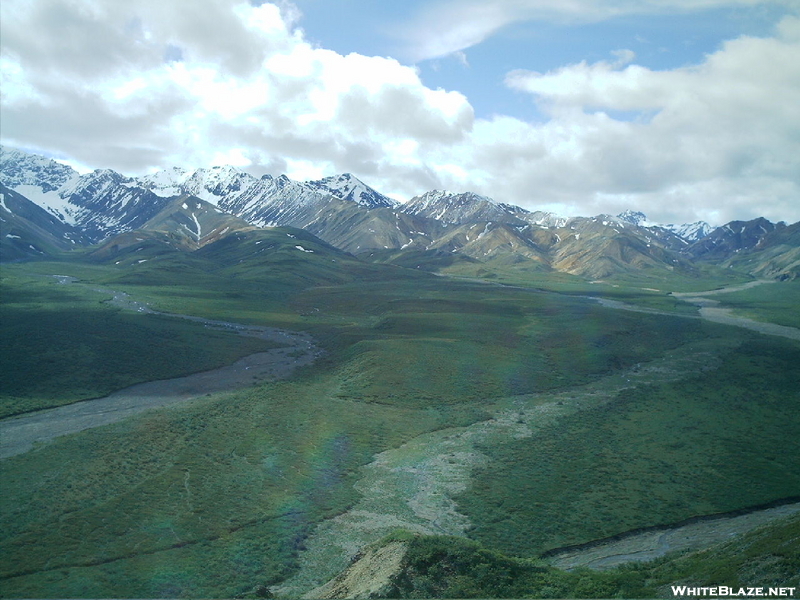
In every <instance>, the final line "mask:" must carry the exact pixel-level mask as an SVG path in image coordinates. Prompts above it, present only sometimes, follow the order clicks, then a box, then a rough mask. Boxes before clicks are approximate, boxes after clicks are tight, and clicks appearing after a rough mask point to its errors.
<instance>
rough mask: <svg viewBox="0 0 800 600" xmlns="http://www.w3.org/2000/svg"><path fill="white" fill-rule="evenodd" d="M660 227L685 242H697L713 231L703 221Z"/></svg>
mask: <svg viewBox="0 0 800 600" xmlns="http://www.w3.org/2000/svg"><path fill="white" fill-rule="evenodd" d="M661 227H663V228H664V229H667V230H669V231H672V232H673V233H674V234H675V235H677V236H679V237H682V238H683V239H684V240H686V241H687V242H696V241H697V240H699V239H702V238H704V237H706V236H707V235H708V234H709V233H711V232H712V231H713V229H714V228H713V227H711V225H709V224H708V223H706V222H705V221H696V222H694V223H684V224H683V225H673V224H669V225H661Z"/></svg>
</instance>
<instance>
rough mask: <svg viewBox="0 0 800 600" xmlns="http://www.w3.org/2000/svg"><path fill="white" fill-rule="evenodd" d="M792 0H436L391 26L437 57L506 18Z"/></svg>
mask: <svg viewBox="0 0 800 600" xmlns="http://www.w3.org/2000/svg"><path fill="white" fill-rule="evenodd" d="M792 1H793V0H604V1H603V2H597V0H493V1H492V2H486V1H484V0H440V1H438V2H434V3H431V4H428V5H425V8H424V9H422V10H421V11H420V12H419V13H418V14H417V15H416V17H415V18H414V19H412V20H411V21H410V22H409V23H406V24H404V25H403V26H402V27H401V28H399V30H398V31H397V35H398V37H400V38H401V39H402V40H404V42H405V51H404V55H405V56H407V57H408V58H409V59H410V60H412V61H413V62H419V61H422V60H428V59H432V58H440V57H443V56H448V55H450V54H453V53H455V52H459V51H463V50H466V49H467V48H470V47H472V46H475V45H477V44H480V43H481V42H483V41H484V40H486V39H487V38H489V37H491V36H492V35H494V34H495V33H497V32H498V31H499V30H501V29H502V28H503V27H506V26H507V25H511V24H512V23H517V22H525V21H541V22H548V23H560V24H578V23H591V22H599V21H604V20H607V19H610V18H613V17H621V16H626V15H660V14H670V13H673V14H674V13H675V12H686V13H690V12H699V11H703V10H709V9H713V8H718V7H724V6H734V7H735V6H754V5H758V4H781V5H786V6H791V3H792Z"/></svg>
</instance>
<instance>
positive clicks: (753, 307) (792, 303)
mask: <svg viewBox="0 0 800 600" xmlns="http://www.w3.org/2000/svg"><path fill="white" fill-rule="evenodd" d="M759 288H760V289H759ZM712 298H713V299H714V300H717V301H718V302H720V306H722V307H723V308H732V309H734V313H735V314H737V315H742V316H744V317H748V318H750V319H754V320H756V321H768V322H771V323H777V324H778V325H785V326H787V327H800V280H795V281H781V282H778V283H770V284H765V285H763V286H759V287H755V288H750V289H748V290H742V291H741V292H731V293H727V294H718V295H715V296H712Z"/></svg>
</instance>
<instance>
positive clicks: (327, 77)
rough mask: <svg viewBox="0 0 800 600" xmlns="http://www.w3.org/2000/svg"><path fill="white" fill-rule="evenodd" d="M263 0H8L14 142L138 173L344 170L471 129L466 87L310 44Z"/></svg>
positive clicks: (10, 137)
mask: <svg viewBox="0 0 800 600" xmlns="http://www.w3.org/2000/svg"><path fill="white" fill-rule="evenodd" d="M254 4H255V3H249V2H240V3H234V4H231V3H230V2H228V0H198V1H197V2H193V3H192V4H191V7H189V5H186V4H183V3H175V2H163V1H160V0H159V1H156V0H137V1H135V2H125V3H118V2H114V3H110V2H105V1H101V0H94V1H92V0H81V1H76V0H36V1H33V2H31V1H29V0H6V1H5V2H3V3H2V11H3V13H2V19H0V26H2V31H1V32H0V33H1V34H2V39H3V47H2V58H1V60H2V66H3V72H4V76H3V84H4V85H3V89H2V107H3V121H4V123H3V124H4V126H3V132H2V134H3V137H4V139H5V140H6V142H7V143H11V144H13V143H15V141H16V142H17V143H19V144H20V145H22V144H23V143H24V145H26V146H27V147H38V148H41V149H42V150H46V151H55V150H57V151H59V152H61V153H64V154H68V155H70V156H74V157H75V159H76V160H79V161H81V162H84V163H91V162H94V161H95V160H97V159H98V158H99V157H100V156H102V157H103V160H102V163H103V166H109V167H113V168H118V169H125V170H127V171H128V172H131V171H133V172H136V171H142V170H146V169H149V168H154V167H158V166H166V165H165V164H164V162H165V161H171V162H174V163H177V164H182V165H186V166H188V165H194V166H198V165H199V166H202V165H205V164H209V163H211V162H215V161H218V159H219V157H220V156H226V155H231V156H236V157H237V162H238V163H239V164H243V161H244V160H245V159H247V160H249V158H248V157H257V158H259V160H262V161H264V162H265V163H267V164H284V165H290V164H300V163H301V162H302V161H305V160H309V159H310V160H316V161H317V162H319V163H320V164H321V166H319V168H320V169H324V170H329V169H331V168H336V169H341V170H348V167H350V166H352V165H361V166H363V165H369V164H371V163H373V162H375V161H376V160H379V159H378V158H376V156H375V154H376V153H377V152H378V149H379V148H380V147H381V146H382V145H383V144H384V143H385V144H389V143H390V142H394V141H396V140H398V139H399V140H403V139H408V140H419V142H420V143H421V144H424V145H427V146H430V145H436V144H442V143H445V144H446V143H451V142H453V141H455V140H458V139H460V138H462V137H463V136H464V135H466V134H467V133H468V132H469V130H470V129H471V127H472V121H473V119H474V115H473V111H472V107H471V106H470V105H469V102H468V101H467V100H466V98H465V97H464V96H463V95H461V94H459V93H457V92H447V91H444V90H432V89H429V88H427V87H425V86H424V85H423V84H422V82H421V80H420V78H419V75H418V73H417V71H416V69H414V68H413V67H408V66H404V65H402V64H400V63H399V62H398V61H396V60H394V59H391V58H382V57H368V56H362V55H358V54H350V55H347V56H343V55H340V54H337V53H335V52H332V51H329V50H325V49H323V48H317V47H314V46H312V45H311V44H309V43H308V42H307V41H306V40H305V39H304V37H303V32H302V30H300V29H297V28H296V27H294V24H295V23H296V21H297V19H298V18H299V11H297V9H296V8H295V7H294V6H293V5H292V4H291V3H289V2H285V1H284V2H281V3H280V4H279V5H278V4H273V3H260V4H259V5H258V6H255V5H254ZM32 31H35V32H36V35H31V33H30V32H32ZM221 132H224V137H223V138H219V137H217V136H219V135H220V133H221ZM220 141H224V143H225V144H228V145H229V147H227V148H220V147H219V142H220ZM126 145H127V146H130V148H131V149H126V150H122V149H123V148H125V147H126ZM248 148H250V150H247V149H248ZM256 148H260V149H259V151H255V150H256ZM263 148H268V149H270V151H271V152H272V154H271V155H269V156H267V155H266V154H265V152H264V151H263ZM231 152H234V154H230V153H231ZM137 156H138V159H137ZM304 168H305V167H304ZM306 170H307V169H306Z"/></svg>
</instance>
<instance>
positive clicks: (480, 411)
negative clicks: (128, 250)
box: [0, 232, 800, 598]
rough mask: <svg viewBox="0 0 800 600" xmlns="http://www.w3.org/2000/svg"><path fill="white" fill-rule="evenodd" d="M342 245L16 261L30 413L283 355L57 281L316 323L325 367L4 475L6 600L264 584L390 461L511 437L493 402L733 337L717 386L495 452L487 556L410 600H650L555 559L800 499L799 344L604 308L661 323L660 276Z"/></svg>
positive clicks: (428, 560) (619, 400)
mask: <svg viewBox="0 0 800 600" xmlns="http://www.w3.org/2000/svg"><path fill="white" fill-rule="evenodd" d="M281 235H282V236H283V237H287V235H286V232H282V233H281ZM256 241H258V240H254V241H253V246H254V247H255V245H256V244H255V242H256ZM290 243H296V242H294V241H292V242H290ZM289 249H290V250H291V248H289ZM317 249H318V250H319V252H318V253H317V252H315V253H313V254H312V253H308V254H306V253H300V252H299V251H297V250H295V253H296V254H297V256H298V257H305V258H306V259H307V260H308V261H312V258H313V261H314V262H303V261H300V262H297V263H292V264H291V265H288V266H287V264H285V263H280V264H278V263H275V264H272V263H270V262H269V261H264V262H259V263H257V264H254V263H252V262H249V261H251V260H254V259H251V258H247V257H244V256H243V257H242V260H243V262H242V263H241V264H238V265H237V266H234V267H228V268H224V269H215V268H206V267H203V265H202V263H199V262H195V260H196V257H194V258H191V259H190V258H185V257H180V256H177V255H174V256H173V255H170V257H165V258H164V259H163V260H164V261H169V262H165V263H164V264H163V265H161V266H149V265H150V263H144V264H142V265H137V266H133V265H120V266H116V265H111V264H107V265H98V264H93V263H88V262H84V263H79V262H74V261H71V262H59V263H31V264H25V265H9V266H8V267H4V270H3V292H4V293H3V305H2V306H3V310H4V311H5V312H4V314H3V327H4V328H5V329H4V332H3V335H4V336H7V337H6V339H13V340H15V343H14V344H6V345H4V348H3V352H4V356H3V358H4V363H5V364H14V365H15V367H14V368H13V369H4V373H3V377H4V378H5V379H4V380H3V384H4V385H3V388H2V389H3V391H4V394H5V396H4V397H3V402H2V410H3V411H5V412H4V414H5V415H9V414H14V413H17V412H21V411H25V410H31V409H34V408H42V407H44V406H52V405H57V404H63V403H68V402H73V401H75V400H79V399H85V398H91V397H94V396H97V395H102V394H105V393H107V392H108V391H110V390H112V389H115V388H117V387H122V386H125V385H129V384H130V383H133V382H135V381H142V380H147V379H156V378H162V377H173V376H176V375H178V374H181V373H183V372H187V371H194V370H200V369H207V368H211V367H213V366H217V365H218V364H222V363H225V362H230V361H231V360H233V359H235V358H237V357H238V356H241V355H243V354H248V353H251V352H254V351H257V350H258V349H260V348H262V347H263V342H258V341H256V340H251V339H248V338H243V337H236V336H230V335H226V334H221V333H220V334H216V333H213V332H210V331H209V330H206V329H204V328H202V327H201V326H199V325H197V324H193V323H190V322H185V321H178V320H175V319H169V318H166V317H159V316H154V315H139V314H134V313H126V312H122V311H120V310H118V309H115V308H113V307H111V306H108V305H107V304H104V303H103V300H104V299H105V298H106V296H105V295H104V294H102V293H96V292H93V291H91V289H92V288H91V286H75V287H72V286H69V285H59V284H57V283H56V282H55V280H54V279H53V278H51V277H46V276H49V275H53V274H64V275H73V276H75V277H78V278H80V279H81V280H82V281H84V282H88V283H91V284H93V285H98V286H102V287H104V288H110V289H114V290H122V291H125V292H127V293H129V294H131V295H132V296H133V297H134V298H136V299H137V300H141V301H146V302H148V303H150V304H152V306H153V307H154V308H157V309H159V310H164V311H168V312H173V313H182V314H193V315H197V316H202V317H208V318H216V319H223V320H227V321H234V322H241V323H249V324H261V325H272V326H277V327H285V328H289V329H297V330H304V331H308V332H310V333H311V334H312V335H314V336H315V338H316V339H317V341H318V344H319V345H320V346H321V347H322V348H323V349H324V350H325V355H324V356H323V357H322V358H320V359H319V360H318V361H317V362H316V363H315V364H314V365H313V366H311V367H307V368H305V369H303V370H301V371H300V372H298V373H297V375H296V376H294V377H293V378H292V379H291V380H288V381H283V382H276V383H269V384H263V383H262V384H259V385H255V386H254V387H252V388H249V389H247V390H242V391H239V392H235V393H228V394H217V395H213V396H209V397H204V398H201V399H198V400H194V401H191V402H188V403H186V404H183V405H180V406H177V407H172V408H168V409H161V410H157V411H152V412H149V413H145V414H142V415H140V416H138V417H135V418H131V419H128V420H125V421H123V422H120V423H117V424H115V425H110V426H106V427H101V428H97V429H92V430H87V431H84V432H82V433H79V434H75V435H70V436H65V437H62V438H59V439H56V440H54V441H53V442H51V443H49V444H47V445H43V446H42V447H39V448H36V449H35V450H33V451H31V452H28V453H26V454H22V455H18V456H15V457H12V458H10V459H8V460H5V461H2V463H0V477H2V481H3V492H4V493H3V495H2V498H0V523H2V528H3V532H4V533H3V538H2V540H0V556H2V557H3V558H2V559H0V594H2V596H4V597H142V598H147V597H233V596H237V595H246V594H248V593H251V592H252V590H253V589H262V590H264V589H266V587H268V586H273V585H277V584H279V583H280V582H282V581H284V580H286V579H287V578H288V577H290V576H291V575H292V574H293V573H295V572H296V570H297V569H298V566H299V564H300V563H299V557H300V554H301V553H302V550H303V548H304V547H305V546H304V545H305V541H306V540H307V539H308V536H309V535H310V534H311V533H312V531H313V530H314V527H315V526H316V525H317V524H318V523H320V522H322V521H323V520H325V519H329V518H331V517H334V516H335V515H337V514H341V513H342V512H344V511H346V510H347V509H348V508H349V507H350V506H352V505H353V504H354V503H355V502H356V501H357V499H358V492H357V491H356V488H355V487H354V484H355V483H356V482H357V481H358V480H359V478H360V477H361V473H360V468H361V467H362V466H364V465H366V464H368V463H369V462H370V461H371V460H372V459H373V457H374V456H375V454H376V453H379V452H382V451H384V450H387V449H391V448H397V447H399V446H401V445H402V444H403V443H404V442H407V441H409V440H411V439H413V438H415V437H417V436H419V435H421V434H424V433H426V432H432V431H437V430H442V429H446V428H452V427H464V426H467V425H470V424H471V423H475V422H477V421H483V420H486V419H488V418H489V417H490V416H491V415H490V414H489V412H488V410H489V408H490V407H491V405H492V404H493V403H496V402H500V401H504V402H507V403H513V401H514V398H515V397H517V396H519V395H521V394H536V393H540V392H566V391H568V390H570V389H572V388H574V387H575V386H580V385H583V384H589V383H591V382H593V381H597V380H598V379H600V378H603V377H608V376H609V375H613V374H619V373H622V372H626V371H627V370H630V369H635V368H636V365H638V364H642V363H647V361H650V360H654V359H657V358H659V357H663V356H665V355H667V354H670V353H671V354H676V355H680V353H681V352H683V349H684V348H685V347H686V346H687V344H691V343H695V342H704V343H708V345H709V353H710V354H711V355H713V356H711V360H710V364H713V365H715V368H712V369H711V370H709V371H708V372H707V373H704V374H703V375H702V376H701V377H700V376H690V377H687V378H684V379H682V380H679V381H675V382H672V383H663V384H657V385H652V386H649V387H644V386H639V387H636V386H632V387H631V388H630V389H629V390H625V391H623V392H621V393H620V394H619V395H618V396H617V397H615V398H613V399H612V400H611V401H610V402H608V403H607V404H606V405H605V406H604V407H598V408H596V409H587V410H582V411H580V412H577V413H570V412H568V413H565V415H564V416H563V418H559V419H558V420H557V421H556V422H555V423H553V424H552V425H550V426H548V427H547V428H545V429H543V430H541V431H539V432H538V433H536V435H534V436H532V437H529V438H525V439H518V440H514V441H510V442H507V443H503V444H501V445H494V446H487V447H486V448H483V449H482V451H483V452H484V453H485V454H486V456H487V457H488V458H489V459H490V463H489V466H488V467H487V468H486V469H485V470H481V471H479V472H476V473H475V479H474V481H473V485H471V487H469V488H468V489H467V490H466V491H465V492H464V493H463V494H462V495H461V496H460V497H459V498H458V501H459V507H460V510H461V511H463V512H465V513H466V514H468V515H469V517H470V519H471V520H472V523H473V525H474V528H473V529H472V530H471V531H470V532H469V535H470V537H472V538H474V540H476V542H469V541H465V540H453V539H450V538H441V539H439V538H436V539H428V538H420V539H419V541H418V542H415V544H417V543H418V545H415V546H413V547H412V550H413V552H412V553H411V554H410V556H411V557H412V558H413V560H414V561H415V562H414V564H416V565H417V566H418V571H415V572H414V573H416V575H414V576H413V577H412V578H411V579H409V580H407V581H405V583H404V582H402V581H398V582H397V586H398V587H397V593H398V594H401V595H406V596H408V597H421V596H424V595H427V596H430V595H431V594H436V595H443V596H447V595H450V596H453V595H456V596H461V597H475V596H481V595H483V596H484V597H485V596H486V595H487V594H488V595H491V596H495V595H507V594H508V595H517V594H523V595H534V596H535V595H537V594H538V595H540V596H549V597H557V596H573V597H596V596H608V595H615V594H620V595H623V596H635V597H645V596H646V595H648V594H652V593H655V592H653V590H655V589H656V588H655V587H653V585H654V584H653V583H652V582H650V580H649V579H647V580H645V579H642V577H643V576H641V575H639V574H637V571H636V569H635V568H631V569H630V570H620V571H618V572H616V574H609V575H596V574H580V573H578V574H564V573H560V572H556V571H554V570H552V569H549V568H546V567H544V566H543V565H542V564H541V563H539V562H535V561H534V559H535V557H536V556H538V554H539V553H540V552H542V551H544V550H547V549H548V548H551V547H555V546H560V545H564V544H570V543H577V542H581V541H587V540H591V539H594V538H596V537H602V536H605V535H610V534H614V533H619V532H620V531H624V530H627V529H631V528H635V527H642V526H647V525H652V524H657V523H665V522H669V521H670V520H679V519H682V518H686V517H687V516H693V515H696V514H704V513H707V512H718V511H720V510H729V509H731V508H738V507H743V506H748V505H752V504H757V503H762V502H766V501H769V500H772V499H775V498H778V497H782V496H790V495H797V494H798V493H800V480H798V478H797V476H796V469H794V465H796V464H797V463H798V461H799V459H800V445H798V443H796V442H795V441H794V440H800V425H799V423H800V422H799V421H798V419H797V414H798V410H797V409H798V402H799V401H800V399H798V396H797V391H796V390H797V389H798V384H800V381H798V379H800V373H798V369H797V365H798V364H800V350H799V349H798V345H797V344H793V343H791V342H781V341H775V340H772V339H770V338H765V337H763V336H762V337H759V336H756V335H754V334H746V333H740V332H738V331H734V330H732V328H729V327H723V326H716V325H703V324H702V323H701V322H700V321H699V320H695V319H685V318H681V317H679V316H676V317H667V316H662V315H655V314H643V313H632V312H626V311H619V310H609V309H605V308H603V307H602V306H600V305H598V304H596V303H594V302H591V301H587V300H586V299H585V298H581V297H579V296H583V295H586V291H587V289H589V288H591V289H595V288H596V289H598V290H602V291H603V292H604V293H606V292H607V293H608V294H610V295H613V296H615V297H617V299H622V300H624V301H629V302H638V303H640V304H646V305H649V306H653V307H656V308H659V309H664V308H665V307H667V305H668V304H670V303H672V302H673V299H672V298H670V297H668V296H666V294H664V293H657V292H652V291H647V290H644V291H642V290H641V289H640V291H638V292H637V291H635V290H636V288H637V286H635V285H634V282H628V283H627V284H625V285H626V286H627V287H625V288H623V287H622V284H614V285H620V286H621V287H619V288H615V287H613V286H612V285H611V284H588V283H586V282H583V283H581V282H579V281H577V280H576V279H575V278H570V277H566V276H559V278H556V279H553V278H551V279H548V278H547V277H544V276H543V277H542V278H540V279H535V280H532V281H530V282H529V285H528V286H527V287H526V288H516V287H498V286H493V285H487V284H486V283H485V282H482V281H481V282H476V281H464V280H454V279H452V278H445V277H436V276H433V275H430V274H427V273H422V272H418V271H413V270H405V269H400V268H399V267H396V266H382V265H367V264H363V263H358V264H357V265H356V266H352V267H346V266H341V265H339V264H338V263H336V262H334V261H336V260H338V259H337V257H336V256H335V255H333V254H332V255H331V256H330V257H329V258H328V259H327V262H324V261H320V256H319V255H322V254H323V253H324V252H325V249H324V248H323V247H321V246H320V247H319V248H317ZM217 250H218V251H220V252H221V251H222V250H220V249H217ZM291 256H294V255H291ZM309 257H312V258H309ZM212 259H213V260H217V259H215V258H214V257H209V260H212ZM259 260H260V259H259ZM342 260H343V261H346V260H350V261H353V262H354V263H355V262H356V261H355V259H352V258H349V259H348V258H343V259H342ZM156 262H157V261H156ZM223 262H227V259H226V260H225V261H223V260H222V259H219V264H222V263H223ZM340 267H341V268H340ZM331 269H332V270H331ZM638 287H639V288H643V287H654V288H655V287H657V286H650V285H649V283H648V282H643V283H641V285H639V286H638ZM534 288H539V289H534ZM615 290H616V292H615ZM625 294H627V295H628V296H627V297H623V296H624V295H625ZM670 310H675V311H684V312H686V311H692V310H693V309H692V307H687V306H683V305H681V306H678V305H673V306H672V308H671V309H670ZM154 340H158V343H156V344H154V343H153V342H154ZM43 358H46V360H43ZM778 449H780V451H778ZM779 533H780V532H779ZM779 533H776V534H775V535H779ZM781 535H783V534H781ZM478 543H480V544H481V545H480V546H479V545H477V544H478ZM510 556H513V557H514V558H509V557H510ZM720 556H723V555H720ZM791 556H794V555H791ZM791 556H790V558H789V559H787V560H790V563H788V564H794V563H791V560H796V556H795V557H794V558H791ZM719 560H721V561H722V560H725V559H723V558H720V559H719ZM687 564H688V563H687ZM423 565H424V569H423ZM437 565H439V566H437ZM448 565H449V566H448ZM481 565H488V566H486V567H483V566H481ZM664 568H665V569H666V567H664ZM686 568H688V567H686ZM448 569H449V570H448ZM681 572H683V571H681ZM653 573H655V571H653ZM664 573H667V571H664ZM672 576H673V575H669V577H672ZM664 577H665V578H666V577H668V575H666V574H665V575H664ZM676 577H677V576H676ZM259 586H261V587H259ZM492 586H494V587H492ZM525 590H528V591H527V592H526V591H525ZM530 590H538V591H530Z"/></svg>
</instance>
